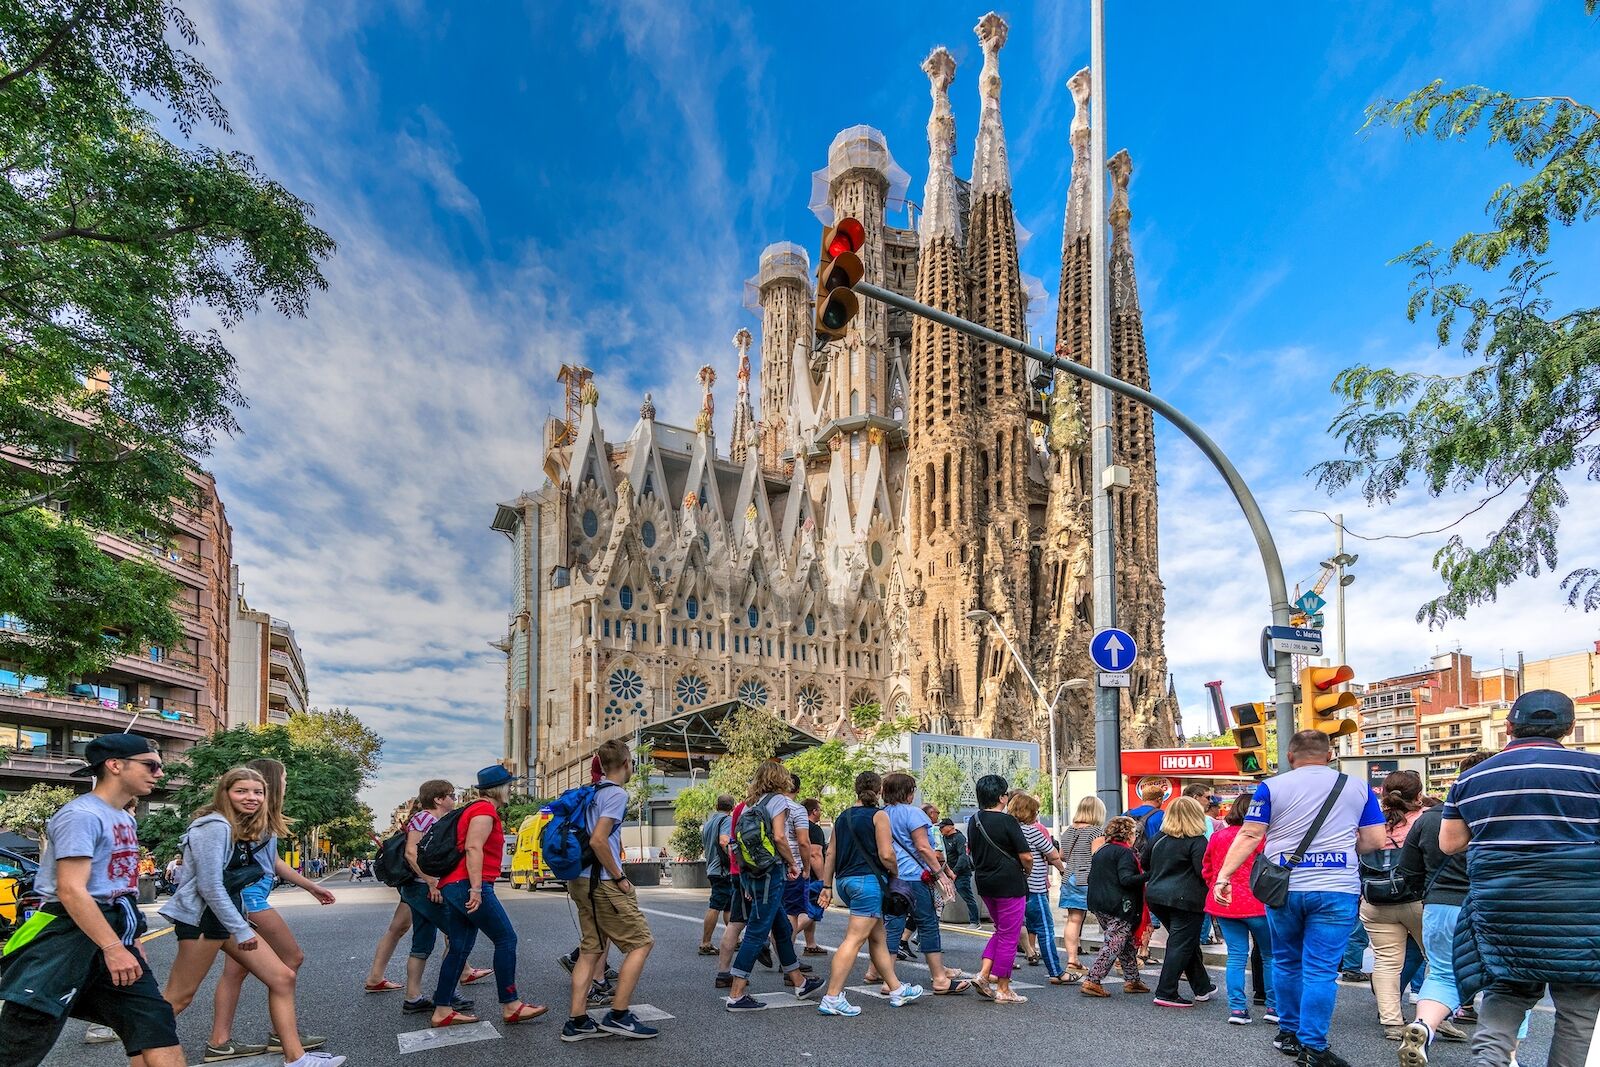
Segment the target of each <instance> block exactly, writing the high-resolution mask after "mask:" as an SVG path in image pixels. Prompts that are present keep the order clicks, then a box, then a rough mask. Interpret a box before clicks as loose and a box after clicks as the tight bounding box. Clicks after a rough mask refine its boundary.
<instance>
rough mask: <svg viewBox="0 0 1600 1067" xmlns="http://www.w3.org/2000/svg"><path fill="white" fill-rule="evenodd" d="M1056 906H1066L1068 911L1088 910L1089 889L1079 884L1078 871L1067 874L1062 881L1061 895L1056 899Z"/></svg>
mask: <svg viewBox="0 0 1600 1067" xmlns="http://www.w3.org/2000/svg"><path fill="white" fill-rule="evenodd" d="M1056 906H1057V907H1060V908H1066V909H1067V910H1068V911H1072V910H1077V911H1088V910H1089V891H1088V890H1087V889H1084V888H1082V887H1080V886H1079V885H1078V874H1077V872H1076V871H1074V872H1073V873H1071V874H1069V875H1067V877H1066V878H1065V879H1064V880H1063V881H1062V883H1061V896H1060V897H1059V899H1058V900H1057V901H1056Z"/></svg>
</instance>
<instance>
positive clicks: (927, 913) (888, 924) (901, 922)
mask: <svg viewBox="0 0 1600 1067" xmlns="http://www.w3.org/2000/svg"><path fill="white" fill-rule="evenodd" d="M907 881H910V879H907ZM908 923H909V924H910V926H911V927H912V929H914V930H916V932H917V946H918V947H919V948H921V949H922V951H924V952H943V951H944V942H943V941H941V940H940V938H939V913H938V912H936V911H934V910H933V891H932V890H930V889H929V888H928V887H927V885H925V884H924V883H922V882H921V881H915V882H911V911H910V913H908V914H906V915H885V916H884V917H883V933H884V936H885V937H886V938H887V939H888V941H889V952H890V954H891V955H892V954H894V953H896V952H899V951H900V939H901V938H902V937H904V936H905V932H906V926H907V924H908Z"/></svg>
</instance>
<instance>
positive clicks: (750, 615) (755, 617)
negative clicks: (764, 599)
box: [744, 604, 761, 630]
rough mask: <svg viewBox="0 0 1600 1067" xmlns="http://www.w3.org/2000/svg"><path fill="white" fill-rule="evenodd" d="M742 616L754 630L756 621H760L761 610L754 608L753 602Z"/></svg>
mask: <svg viewBox="0 0 1600 1067" xmlns="http://www.w3.org/2000/svg"><path fill="white" fill-rule="evenodd" d="M744 617H745V621H746V622H748V623H749V624H750V629H752V630H754V629H755V628H756V623H758V622H760V621H761V612H759V611H757V610H756V606H755V605H754V604H751V605H750V609H749V610H748V611H746V612H745V613H744Z"/></svg>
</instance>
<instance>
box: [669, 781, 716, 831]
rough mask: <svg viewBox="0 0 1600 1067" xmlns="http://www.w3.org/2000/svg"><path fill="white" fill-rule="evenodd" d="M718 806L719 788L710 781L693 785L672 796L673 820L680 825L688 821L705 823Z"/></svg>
mask: <svg viewBox="0 0 1600 1067" xmlns="http://www.w3.org/2000/svg"><path fill="white" fill-rule="evenodd" d="M716 806H717V790H716V788H715V787H714V786H713V785H712V784H711V783H710V782H701V783H700V784H699V785H692V786H690V787H688V788H687V789H682V790H679V791H678V795H677V796H675V797H673V798H672V817H673V821H674V822H676V823H678V824H679V825H680V826H681V825H683V824H684V823H687V822H692V823H701V824H704V823H705V821H706V820H707V819H709V818H710V817H711V813H712V811H714V810H715V809H716Z"/></svg>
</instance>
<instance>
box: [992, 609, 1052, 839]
mask: <svg viewBox="0 0 1600 1067" xmlns="http://www.w3.org/2000/svg"><path fill="white" fill-rule="evenodd" d="M985 614H986V615H987V616H988V619H989V621H990V622H991V623H993V624H994V628H995V632H996V633H998V634H999V635H1000V640H1001V641H1004V642H1005V646H1006V651H1007V652H1010V653H1011V658H1012V659H1013V660H1015V661H1016V663H1017V669H1018V670H1020V671H1022V676H1023V677H1024V678H1026V679H1027V680H1028V686H1029V687H1030V688H1031V689H1032V690H1033V695H1034V696H1035V697H1036V698H1037V699H1038V701H1039V703H1041V704H1045V707H1046V708H1047V709H1048V712H1049V715H1050V821H1051V822H1052V823H1053V824H1054V829H1055V834H1056V836H1057V837H1060V836H1061V776H1060V775H1059V774H1057V773H1056V703H1057V701H1059V700H1060V699H1061V694H1062V693H1064V692H1066V691H1067V687H1066V685H1065V684H1063V685H1062V686H1061V688H1060V689H1057V690H1056V699H1055V700H1052V701H1050V702H1049V703H1048V704H1046V703H1045V699H1044V690H1042V689H1040V688H1039V683H1038V682H1037V681H1036V680H1034V677H1033V672H1032V671H1030V670H1029V669H1028V665H1027V664H1026V663H1024V662H1023V660H1022V653H1020V652H1018V651H1017V646H1016V645H1014V644H1012V643H1011V638H1010V637H1009V636H1007V635H1006V628H1005V627H1004V626H1001V625H1000V620H999V619H997V618H995V617H994V615H992V614H990V613H987V612H986V613H985Z"/></svg>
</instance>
